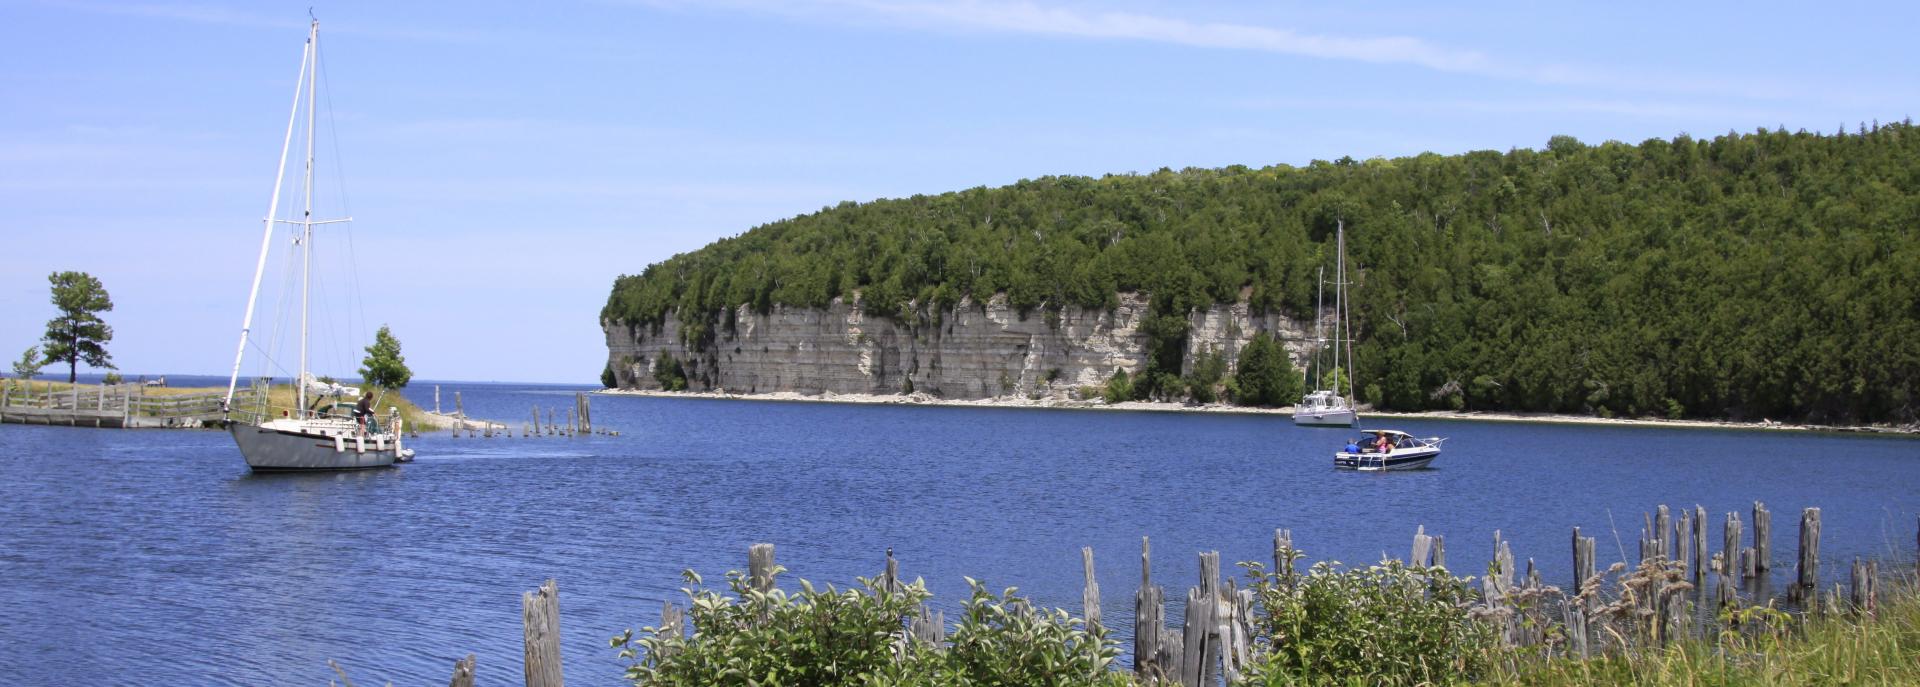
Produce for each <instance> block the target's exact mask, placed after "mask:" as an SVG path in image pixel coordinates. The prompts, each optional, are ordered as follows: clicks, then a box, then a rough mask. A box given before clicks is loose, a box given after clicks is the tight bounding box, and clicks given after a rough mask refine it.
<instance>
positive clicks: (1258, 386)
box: [1234, 332, 1300, 407]
mask: <svg viewBox="0 0 1920 687" xmlns="http://www.w3.org/2000/svg"><path fill="white" fill-rule="evenodd" d="M1299 380H1300V377H1299V375H1296V374H1294V371H1293V363H1292V361H1289V360H1288V359H1287V355H1286V351H1285V350H1283V349H1282V348H1281V347H1280V344H1279V343H1277V342H1275V341H1274V340H1273V337H1271V336H1268V335H1267V333H1266V332H1260V333H1258V334H1254V335H1253V340H1252V341H1249V342H1247V345H1246V347H1245V348H1242V349H1240V367H1239V369H1238V370H1235V371H1234V385H1235V386H1236V387H1238V389H1239V393H1238V395H1237V396H1236V397H1235V400H1236V401H1238V402H1239V403H1240V405H1248V406H1264V407H1274V406H1283V405H1287V404H1289V403H1292V402H1293V401H1294V399H1297V398H1299V397H1300V381H1299Z"/></svg>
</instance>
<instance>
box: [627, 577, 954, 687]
mask: <svg viewBox="0 0 1920 687" xmlns="http://www.w3.org/2000/svg"><path fill="white" fill-rule="evenodd" d="M781 570H782V568H780V567H779V566H775V567H774V572H775V574H776V576H777V574H778V573H779V572H780V571H781ZM688 577H689V578H690V580H693V581H696V584H697V580H698V579H699V577H698V576H697V575H693V574H691V572H690V571H689V574H688ZM860 585H861V586H862V587H863V589H861V590H854V589H835V588H833V587H832V586H828V587H827V588H825V589H816V588H814V586H813V585H812V584H811V583H808V582H807V581H805V580H802V581H801V582H800V586H801V591H800V593H798V594H792V595H789V594H788V593H787V592H786V591H784V590H780V589H777V588H776V589H773V590H771V591H766V592H762V591H759V590H757V589H754V588H753V587H752V586H751V585H750V584H749V583H748V580H747V578H746V576H745V575H744V574H741V573H739V572H730V573H727V586H728V588H729V589H730V590H731V592H732V594H731V595H728V594H722V593H720V592H715V591H712V590H704V589H694V588H690V589H687V590H685V591H686V593H687V595H688V597H689V601H690V610H689V611H688V613H687V620H689V621H691V623H692V626H693V628H694V629H695V630H696V633H695V634H693V635H692V636H691V637H687V636H682V635H680V634H678V633H676V632H669V631H665V630H664V629H663V628H654V627H648V628H644V629H642V630H641V632H640V634H639V635H638V636H636V635H635V633H634V631H632V630H628V631H627V632H626V633H624V634H622V635H620V636H617V637H614V638H613V640H612V641H611V642H610V643H611V645H612V646H613V647H614V648H617V649H619V650H620V652H619V655H620V657H621V658H623V659H628V660H631V661H633V663H631V664H630V665H629V666H628V667H627V671H626V675H627V679H628V680H631V681H632V682H633V684H635V685H643V686H678V685H684V686H686V687H707V686H709V685H743V686H744V685H861V684H868V683H870V677H871V676H873V675H875V674H876V673H879V672H880V671H881V670H882V669H883V668H884V667H885V666H887V665H888V664H890V663H892V662H893V644H894V642H895V640H896V639H897V638H898V636H899V635H900V634H901V628H902V627H903V625H902V619H903V618H906V617H907V616H909V615H911V614H912V613H913V612H914V611H915V610H916V609H917V608H918V607H919V604H920V602H922V601H924V600H926V598H927V597H928V594H927V591H926V588H925V587H924V586H922V585H920V584H918V583H915V584H912V585H907V586H905V587H904V588H902V589H899V590H889V589H886V588H884V587H883V586H881V585H877V584H875V582H874V581H873V580H870V579H861V580H860Z"/></svg>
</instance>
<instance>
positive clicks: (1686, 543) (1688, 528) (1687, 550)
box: [1674, 508, 1699, 574]
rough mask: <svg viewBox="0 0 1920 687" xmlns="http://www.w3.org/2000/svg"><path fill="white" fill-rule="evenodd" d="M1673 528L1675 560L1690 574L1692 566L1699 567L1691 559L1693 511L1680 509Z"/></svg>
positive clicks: (1696, 562) (1695, 561) (1697, 563)
mask: <svg viewBox="0 0 1920 687" xmlns="http://www.w3.org/2000/svg"><path fill="white" fill-rule="evenodd" d="M1674 527H1675V530H1674V545H1675V546H1677V547H1679V551H1678V552H1676V553H1675V560H1678V561H1680V565H1682V566H1685V567H1686V569H1687V570H1688V571H1689V574H1691V571H1692V570H1693V568H1694V566H1696V565H1699V561H1697V560H1694V557H1693V511H1690V510H1687V509H1685V508H1682V509H1680V520H1679V521H1678V522H1676V523H1675V525H1674Z"/></svg>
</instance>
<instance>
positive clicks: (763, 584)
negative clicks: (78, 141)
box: [747, 544, 773, 592]
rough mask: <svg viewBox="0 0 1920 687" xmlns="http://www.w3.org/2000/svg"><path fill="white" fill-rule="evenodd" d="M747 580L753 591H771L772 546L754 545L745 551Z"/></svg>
mask: <svg viewBox="0 0 1920 687" xmlns="http://www.w3.org/2000/svg"><path fill="white" fill-rule="evenodd" d="M747 580H748V581H749V582H750V583H752V585H753V588H754V589H758V590H760V591H763V592H767V591H773V545H772V544H754V545H753V547H752V548H749V549H747Z"/></svg>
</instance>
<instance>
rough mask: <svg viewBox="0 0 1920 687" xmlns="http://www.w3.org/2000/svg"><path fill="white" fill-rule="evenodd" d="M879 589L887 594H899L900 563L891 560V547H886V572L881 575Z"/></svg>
mask: <svg viewBox="0 0 1920 687" xmlns="http://www.w3.org/2000/svg"><path fill="white" fill-rule="evenodd" d="M880 588H881V589H885V590H887V593H888V594H897V593H899V592H900V561H897V560H894V558H893V547H891V546H889V547H887V571H886V572H885V573H882V574H881V577H880Z"/></svg>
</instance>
